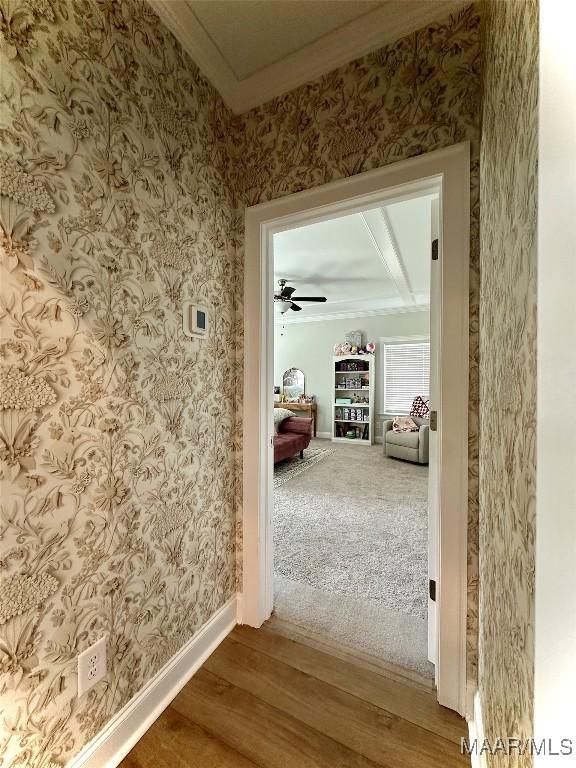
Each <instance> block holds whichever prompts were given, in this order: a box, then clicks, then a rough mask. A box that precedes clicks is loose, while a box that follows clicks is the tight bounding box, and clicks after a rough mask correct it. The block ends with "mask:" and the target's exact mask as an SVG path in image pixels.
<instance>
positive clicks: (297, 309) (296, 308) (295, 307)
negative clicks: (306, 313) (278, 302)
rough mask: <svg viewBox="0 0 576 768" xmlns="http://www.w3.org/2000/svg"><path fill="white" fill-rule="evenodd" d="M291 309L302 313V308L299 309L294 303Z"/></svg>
mask: <svg viewBox="0 0 576 768" xmlns="http://www.w3.org/2000/svg"><path fill="white" fill-rule="evenodd" d="M290 309H293V310H294V312H300V310H301V309H302V307H299V306H298V304H294V302H292V304H291V305H290Z"/></svg>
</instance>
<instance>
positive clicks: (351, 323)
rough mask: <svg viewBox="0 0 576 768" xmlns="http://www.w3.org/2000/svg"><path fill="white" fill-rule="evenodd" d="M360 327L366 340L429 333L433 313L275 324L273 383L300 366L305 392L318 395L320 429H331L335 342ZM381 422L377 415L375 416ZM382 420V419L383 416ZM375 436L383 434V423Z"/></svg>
mask: <svg viewBox="0 0 576 768" xmlns="http://www.w3.org/2000/svg"><path fill="white" fill-rule="evenodd" d="M356 330H360V331H362V333H363V341H364V343H366V342H368V341H374V342H375V343H376V344H378V342H379V341H380V338H381V337H388V336H427V335H428V334H429V333H430V314H429V312H428V310H426V311H423V312H409V313H404V314H397V315H380V316H377V317H360V318H357V319H353V320H349V319H348V320H325V321H317V322H316V321H315V322H307V323H297V324H290V323H286V325H285V326H284V327H282V326H279V325H275V327H274V384H276V385H278V386H282V374H283V373H284V371H285V370H287V369H288V368H300V369H301V370H302V371H304V376H305V377H306V393H307V394H313V395H316V401H317V404H318V414H317V416H318V432H325V433H326V432H331V429H332V421H331V419H332V395H333V392H332V386H333V379H332V355H333V354H334V345H335V344H337V343H338V342H343V341H344V340H345V336H346V333H348V332H349V331H356ZM379 352H380V350H377V353H376V356H377V359H376V378H375V390H376V414H380V413H381V412H382V402H381V387H382V380H381V375H380V374H381V360H380V354H379ZM376 419H377V422H378V416H376ZM380 421H381V419H380ZM375 433H376V435H379V434H381V427H380V424H378V423H377V425H376V431H375Z"/></svg>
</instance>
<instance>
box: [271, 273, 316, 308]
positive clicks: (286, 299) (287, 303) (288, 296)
mask: <svg viewBox="0 0 576 768" xmlns="http://www.w3.org/2000/svg"><path fill="white" fill-rule="evenodd" d="M278 285H279V286H280V289H279V290H277V291H275V292H274V303H275V304H276V306H277V308H278V309H279V310H280V312H281V313H282V314H284V313H285V312H288V310H289V309H292V310H294V312H300V310H301V309H302V307H299V306H298V304H296V303H295V302H297V301H326V296H294V298H292V294H293V293H294V291H295V290H296V288H291V287H290V286H289V285H286V280H278Z"/></svg>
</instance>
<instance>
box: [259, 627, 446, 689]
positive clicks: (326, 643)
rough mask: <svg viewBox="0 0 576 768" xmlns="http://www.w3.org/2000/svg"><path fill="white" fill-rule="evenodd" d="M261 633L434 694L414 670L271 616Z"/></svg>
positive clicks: (429, 682) (428, 680)
mask: <svg viewBox="0 0 576 768" xmlns="http://www.w3.org/2000/svg"><path fill="white" fill-rule="evenodd" d="M261 629H263V630H265V631H269V632H273V633H274V634H276V635H282V636H283V637H287V638H288V639H289V640H294V641H295V642H297V643H301V644H302V645H309V646H311V647H312V648H316V649H317V650H318V651H322V652H323V653H327V654H329V655H330V656H334V658H336V659H342V661H348V662H350V663H352V664H354V665H355V666H358V667H362V668H363V669H366V670H368V671H369V672H375V673H376V674H377V675H385V676H386V677H389V678H390V679H391V680H396V681H397V682H399V683H408V684H409V685H411V686H413V687H418V688H421V689H422V690H424V691H427V692H428V693H430V692H433V691H434V690H435V688H434V681H433V680H432V679H430V678H428V677H422V675H420V674H418V672H415V671H414V670H411V669H404V668H403V667H399V666H398V665H397V664H392V663H390V662H387V661H384V659H378V658H376V657H375V656H370V654H368V653H364V652H363V651H360V650H358V649H356V650H352V649H351V648H349V647H348V646H345V645H342V644H341V643H338V642H337V641H336V640H334V639H333V638H330V637H327V636H326V635H319V634H318V633H317V632H312V631H311V630H309V629H304V627H300V626H298V625H297V624H293V623H291V622H290V621H285V620H284V619H279V618H278V617H277V616H274V615H272V617H271V618H270V619H268V621H267V622H266V623H265V624H263V625H262V627H261Z"/></svg>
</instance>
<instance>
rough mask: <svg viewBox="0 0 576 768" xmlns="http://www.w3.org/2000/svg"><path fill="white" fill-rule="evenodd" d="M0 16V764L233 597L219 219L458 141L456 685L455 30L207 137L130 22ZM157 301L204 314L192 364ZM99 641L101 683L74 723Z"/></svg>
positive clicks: (88, 734)
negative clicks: (104, 675)
mask: <svg viewBox="0 0 576 768" xmlns="http://www.w3.org/2000/svg"><path fill="white" fill-rule="evenodd" d="M0 13H1V15H0V30H1V32H2V35H1V36H0V56H1V67H0V72H1V75H0V76H1V99H2V101H1V105H2V106H1V113H0V136H1V145H2V149H1V153H0V180H1V184H2V186H1V188H0V223H1V225H2V233H1V238H2V239H1V250H0V255H1V259H2V264H1V266H0V270H1V274H0V280H1V286H0V287H1V296H0V298H1V303H0V322H1V334H2V335H1V338H0V429H1V432H0V451H1V453H0V471H1V473H2V483H3V487H2V507H1V510H0V513H1V517H0V537H1V538H0V546H1V551H0V603H1V605H2V612H1V613H0V710H1V714H0V732H1V734H2V736H1V737H0V738H1V739H2V740H1V742H0V755H2V759H3V761H4V762H1V761H0V765H6V766H7V765H24V766H30V768H57V766H61V765H64V764H65V762H66V760H67V759H69V758H70V757H71V756H72V755H73V754H75V753H77V752H78V751H79V750H80V748H81V747H82V746H83V744H84V743H85V742H86V741H88V740H89V739H90V738H92V737H93V736H94V735H95V734H96V733H97V732H98V731H99V730H100V729H101V728H102V726H103V725H104V724H105V723H106V721H107V720H108V719H109V718H110V717H111V716H112V715H113V714H114V713H115V712H117V711H118V710H119V709H120V707H121V706H122V705H123V704H124V703H126V702H127V701H128V700H129V699H130V698H131V697H132V696H133V695H134V694H135V693H136V692H137V691H138V690H139V689H140V688H141V687H142V685H143V684H144V683H145V682H146V681H147V680H148V679H149V678H150V677H151V676H152V675H153V674H154V672H155V671H156V670H157V669H158V668H159V667H160V666H161V665H162V664H163V663H164V662H165V661H166V660H167V659H168V658H169V657H170V656H172V655H173V654H174V653H175V652H176V651H177V650H178V649H179V648H180V647H181V646H182V645H183V644H184V643H185V642H186V641H187V640H188V639H189V638H190V637H191V636H192V635H193V633H194V632H195V630H196V629H197V628H198V627H199V626H201V625H202V624H203V623H204V622H205V621H206V620H207V619H208V618H209V617H210V616H211V615H212V614H213V613H214V611H215V610H216V609H217V608H219V607H220V606H221V605H222V604H223V603H224V602H225V601H226V599H227V598H228V597H230V596H231V595H232V594H233V592H234V591H235V589H236V584H237V581H236V579H237V578H238V576H239V572H240V569H239V562H240V561H239V553H240V546H241V529H240V523H239V521H240V513H241V509H240V506H241V505H240V500H241V485H240V483H241V472H240V471H239V469H240V467H241V447H242V423H241V410H242V388H241V382H242V359H243V358H242V307H241V305H239V304H238V297H239V296H241V295H242V265H243V248H242V246H243V242H242V241H243V211H244V207H245V206H246V205H251V204H253V203H256V202H261V201H263V200H269V199H272V198H274V197H278V196H280V195H284V194H289V193H291V192H294V191H297V190H300V189H304V188H308V187H312V186H315V185H318V184H322V183H325V182H327V181H330V180H333V179H337V178H342V177H345V176H350V175H352V174H355V173H359V172H361V171H365V170H369V169H371V168H375V167H378V166H381V165H384V164H386V163H390V162H394V161H395V160H398V159H402V158H406V157H409V156H413V155H417V154H419V153H422V152H426V151H429V150H433V149H438V148H440V147H444V146H448V145H450V144H453V143H455V142H458V141H462V140H469V141H470V142H471V147H472V168H471V182H472V188H471V198H472V200H471V201H472V222H471V223H472V243H471V246H472V247H471V257H472V258H471V274H470V294H471V296H470V298H471V302H470V312H471V317H470V319H471V334H470V350H471V359H470V503H469V591H470V596H469V597H470V599H469V637H468V641H469V675H470V677H471V678H472V679H473V678H474V675H475V659H476V636H477V598H476V594H477V592H476V591H477V493H478V488H477V449H478V428H477V413H478V371H477V367H478V366H477V362H478V304H479V292H478V287H479V273H478V215H479V209H478V204H479V191H478V183H479V175H478V161H479V151H480V146H479V124H480V114H479V108H480V106H479V18H478V15H477V13H476V12H475V11H474V9H473V8H469V9H468V10H466V11H464V12H463V13H461V14H460V15H458V16H457V17H454V18H451V19H450V20H447V21H445V22H442V23H437V24H432V25H430V26H428V27H427V28H426V29H423V30H421V31H419V32H418V33H416V34H413V35H410V36H408V37H406V38H404V39H402V40H399V41H398V42H396V43H394V44H392V45H389V46H387V47H386V48H383V49H382V50H380V51H378V52H376V53H374V54H371V55H369V56H366V57H364V58H362V59H360V60H358V61H356V62H353V63H351V64H349V65H347V66H345V67H342V68H340V69H338V70H336V71H334V72H332V73H330V74H328V75H326V76H325V77H322V78H320V79H318V80H316V81H314V82H312V83H310V84H308V85H305V86H303V87H301V88H298V89H296V90H294V91H292V92H291V93H289V94H287V95H286V96H284V97H282V98H279V99H276V100H274V101H272V102H270V103H269V104H267V105H265V106H264V107H262V108H260V109H257V110H254V111H252V112H250V113H248V114H247V115H244V116H241V117H237V118H234V119H233V120H232V119H231V116H230V114H229V112H228V111H227V109H226V108H225V107H224V106H223V104H222V102H221V100H220V98H219V96H218V95H217V93H216V92H215V91H214V89H213V88H212V87H211V86H210V85H209V84H208V83H207V82H206V81H205V80H204V79H203V78H202V76H201V75H200V74H199V72H198V70H197V68H196V66H195V65H194V64H193V62H191V60H190V59H189V58H188V57H187V56H186V55H185V54H183V53H182V51H181V49H180V46H179V45H178V44H177V43H176V41H175V40H174V39H173V38H172V36H171V35H170V34H169V33H168V32H167V31H166V30H165V29H164V28H163V27H162V25H161V24H160V23H159V22H158V19H157V18H156V16H155V15H154V14H153V13H152V11H151V10H150V9H149V7H148V6H147V5H146V4H144V3H143V2H140V1H139V0H122V2H118V1H117V0H0ZM183 299H195V300H199V301H205V302H206V303H207V304H208V305H209V306H211V307H213V316H212V324H213V329H214V333H213V334H212V336H211V338H210V340H209V341H208V342H206V343H203V344H202V345H199V344H198V343H196V342H191V341H188V340H186V339H185V338H184V337H183V335H182V333H181V332H180V324H181V312H180V306H181V301H182V300H183ZM235 529H236V530H235ZM102 632H107V633H109V636H110V640H109V664H110V668H111V672H110V674H109V676H108V679H107V682H102V683H99V684H98V685H97V686H96V687H95V688H94V689H93V690H92V691H91V692H90V693H89V694H88V695H87V696H86V698H84V699H82V700H78V699H77V698H76V696H75V693H76V682H75V674H76V672H75V670H76V656H77V653H78V651H79V650H81V649H82V648H84V647H86V646H87V645H88V644H90V643H91V642H92V641H93V640H94V639H96V637H98V636H99V635H100V634H101V633H102Z"/></svg>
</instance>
